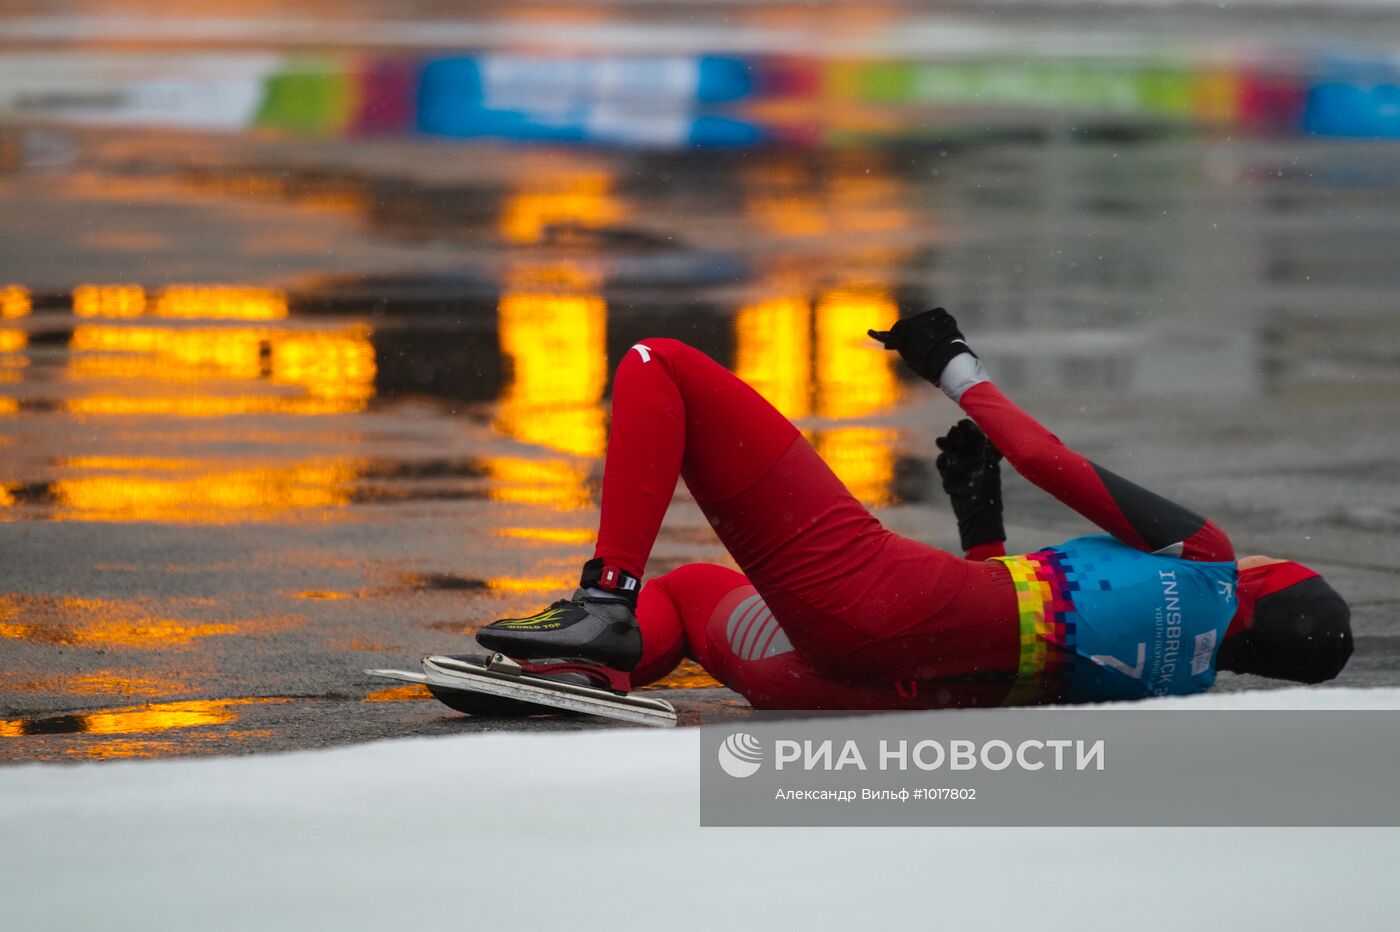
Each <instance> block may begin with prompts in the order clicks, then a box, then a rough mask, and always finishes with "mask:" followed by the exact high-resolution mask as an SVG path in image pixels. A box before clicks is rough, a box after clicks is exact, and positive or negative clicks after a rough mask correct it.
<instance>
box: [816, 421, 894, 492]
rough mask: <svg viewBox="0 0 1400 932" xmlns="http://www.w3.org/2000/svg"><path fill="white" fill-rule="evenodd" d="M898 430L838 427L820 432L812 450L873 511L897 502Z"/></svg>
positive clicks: (817, 433) (817, 432)
mask: <svg viewBox="0 0 1400 932" xmlns="http://www.w3.org/2000/svg"><path fill="white" fill-rule="evenodd" d="M898 439H899V435H898V433H897V432H896V431H894V430H889V429H885V428H876V427H837V428H832V429H829V430H819V431H816V432H815V435H814V436H813V437H812V446H813V447H815V448H816V451H817V453H819V454H820V455H821V458H822V459H823V460H825V461H826V464H827V465H828V466H830V467H831V471H832V472H834V473H836V475H837V477H838V478H839V479H840V480H841V482H842V484H843V485H845V486H846V488H848V489H850V490H851V494H852V495H854V496H855V497H856V498H857V499H859V500H860V502H861V504H863V505H866V506H867V507H870V508H878V507H880V506H882V505H888V504H889V503H890V502H891V501H893V500H894V491H893V487H892V486H893V482H894V460H895V457H894V445H895V442H896V441H897V440H898Z"/></svg>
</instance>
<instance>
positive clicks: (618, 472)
mask: <svg viewBox="0 0 1400 932" xmlns="http://www.w3.org/2000/svg"><path fill="white" fill-rule="evenodd" d="M798 436H799V433H798V430H797V428H796V427H794V426H793V425H792V424H791V423H790V422H789V421H788V420H787V418H785V417H783V416H782V415H781V414H779V413H778V411H777V410H776V409H775V408H774V407H773V406H772V405H770V404H768V402H766V401H765V400H764V399H763V398H762V396H760V395H759V394H758V392H756V391H754V390H753V389H752V388H751V387H749V386H748V385H747V384H745V383H744V382H743V381H741V380H740V379H739V378H738V377H737V376H735V375H734V374H733V373H731V372H730V371H729V370H727V369H725V368H724V367H723V366H721V365H720V364H719V363H717V362H715V361H714V360H713V359H711V358H710V357H708V356H706V355H705V354H704V353H702V352H700V351H699V350H697V349H694V348H693V347H690V346H687V345H686V344H684V343H681V342H679V341H677V340H667V339H652V340H643V341H642V342H641V343H638V344H637V345H636V346H633V347H632V348H631V349H629V350H628V351H627V354H626V355H625V356H624V357H623V359H622V362H621V363H620V364H619V365H618V367H617V375H616V377H615V378H614V381H613V401H612V428H611V432H610V433H609V436H608V455H607V461H606V463H605V464H604V467H603V494H602V514H601V517H600V520H599V527H598V543H597V547H596V548H595V550H594V557H595V558H599V559H602V560H603V561H604V563H607V564H612V565H615V566H617V567H619V568H621V569H623V570H625V571H626V572H628V573H631V574H632V575H634V576H637V577H640V576H642V575H643V573H644V571H645V569H646V562H647V557H648V556H649V555H650V553H651V548H652V544H653V543H654V542H655V540H656V534H657V531H658V530H659V529H660V527H661V521H662V518H663V517H664V516H665V514H666V509H667V508H668V507H669V506H670V504H671V497H672V495H673V494H674V492H675V488H676V480H677V478H678V477H679V476H680V474H681V470H682V469H684V470H685V474H686V482H687V484H688V485H689V486H690V488H691V491H692V492H693V493H694V494H695V496H696V497H697V498H703V499H724V498H728V497H730V496H732V495H735V494H737V493H739V492H742V491H743V490H744V489H746V488H748V487H749V486H750V485H751V484H752V483H753V482H754V480H755V479H757V478H758V477H759V476H762V475H763V474H764V473H766V472H767V471H768V470H769V469H770V468H771V467H772V465H773V464H774V463H775V462H776V461H777V460H778V458H779V457H780V456H782V454H783V453H784V452H785V451H786V450H787V448H788V447H790V446H791V445H792V443H793V441H794V440H795V439H796V438H797V437H798Z"/></svg>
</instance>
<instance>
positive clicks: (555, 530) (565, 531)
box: [494, 527, 597, 544]
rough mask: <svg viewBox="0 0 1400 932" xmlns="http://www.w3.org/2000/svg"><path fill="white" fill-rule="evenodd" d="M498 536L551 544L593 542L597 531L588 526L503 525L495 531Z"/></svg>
mask: <svg viewBox="0 0 1400 932" xmlns="http://www.w3.org/2000/svg"><path fill="white" fill-rule="evenodd" d="M494 533H495V535H496V536H497V537H510V538H514V539H516V540H538V541H542V542H544V543H550V544H591V543H592V542H593V539H594V538H595V537H596V536H597V532H596V531H594V530H593V529H592V528H586V527H503V528H497V529H496V530H495V531H494Z"/></svg>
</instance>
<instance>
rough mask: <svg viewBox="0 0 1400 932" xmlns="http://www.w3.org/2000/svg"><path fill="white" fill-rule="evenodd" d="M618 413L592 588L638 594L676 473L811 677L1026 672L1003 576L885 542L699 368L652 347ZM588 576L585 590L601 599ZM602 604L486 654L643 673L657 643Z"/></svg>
mask: <svg viewBox="0 0 1400 932" xmlns="http://www.w3.org/2000/svg"><path fill="white" fill-rule="evenodd" d="M613 407H614V423H613V435H612V438H611V439H610V442H609V451H608V462H607V465H606V466H605V469H604V489H603V501H602V516H601V527H600V532H599V536H598V545H597V550H596V552H595V557H594V559H593V560H592V561H590V564H591V565H592V566H593V572H594V573H597V572H598V568H600V567H602V568H604V570H603V573H604V576H609V575H615V574H609V573H608V572H607V570H606V567H607V566H612V567H616V568H618V571H619V572H620V573H624V574H629V575H630V576H631V577H632V578H631V579H628V580H625V581H626V582H629V583H634V582H636V581H637V580H636V577H637V576H639V575H640V573H641V571H642V570H643V569H644V568H645V564H646V560H647V557H648V555H649V553H650V550H651V547H652V544H653V543H654V540H655V537H656V533H657V530H658V529H659V527H660V524H661V520H662V518H663V516H664V514H665V512H666V509H667V507H668V505H669V504H670V500H671V496H672V494H673V492H674V487H675V479H676V474H677V471H678V470H679V472H680V474H681V475H683V476H684V478H685V481H686V484H687V485H688V487H689V488H690V490H691V492H692V494H693V495H694V496H695V498H696V500H697V502H698V503H699V504H700V506H701V508H702V509H703V510H704V512H705V514H706V516H707V517H708V518H709V520H710V523H711V525H712V526H713V527H714V529H715V531H716V533H717V534H718V535H719V537H720V540H721V541H722V542H723V543H724V545H725V546H726V547H727V548H728V550H729V552H730V553H731V554H732V555H733V556H734V558H735V560H736V561H737V562H738V564H739V566H740V567H741V568H742V569H743V571H744V573H745V574H746V575H747V576H748V578H749V579H750V580H751V581H752V582H753V584H754V586H756V587H757V589H758V591H760V592H762V593H763V596H764V599H765V601H766V603H767V607H768V608H769V609H771V610H772V612H773V613H774V614H775V615H776V616H777V617H778V618H780V619H783V623H784V624H785V625H787V626H788V629H787V634H788V636H790V637H791V639H792V642H793V644H794V645H795V646H796V648H797V650H798V651H799V652H801V653H802V654H803V656H804V658H805V659H806V660H807V661H808V662H810V663H812V664H813V665H814V666H816V667H819V668H821V669H824V670H827V671H829V672H838V673H839V675H841V676H843V677H849V678H851V679H864V680H869V679H884V680H886V681H889V680H894V679H899V678H901V677H906V676H912V677H924V678H927V677H930V676H943V677H946V676H963V675H968V674H969V673H1002V672H1006V671H1007V670H1008V669H1009V670H1010V671H1011V672H1013V673H1014V671H1015V669H1016V658H1017V650H1018V648H1017V643H1018V640H1017V639H1018V638H1019V633H1018V632H1019V628H1018V626H1017V621H1016V619H1017V615H1016V600H1015V592H1014V589H1012V587H1011V584H1010V577H1009V575H1008V574H1007V573H1006V571H1005V569H1004V568H1002V567H1000V566H999V565H997V566H993V565H991V564H975V563H971V562H969V561H965V560H961V559H959V558H957V557H955V556H953V555H952V554H949V553H946V552H944V551H941V550H938V549H936V548H933V547H929V546H927V545H924V544H920V543H918V542H915V541H910V540H906V539H904V538H901V537H899V536H898V535H895V534H892V533H890V532H889V531H887V530H886V529H885V528H883V527H882V526H881V525H880V523H879V522H878V521H877V520H875V518H874V517H873V516H872V515H871V514H870V513H869V512H868V511H866V509H865V508H864V507H863V506H862V505H861V504H860V502H858V501H857V500H856V499H855V498H854V496H852V495H851V494H850V492H849V491H848V490H847V489H846V488H845V487H844V486H843V485H842V484H841V482H840V480H839V479H838V478H837V477H836V476H835V474H834V473H832V471H831V469H830V468H829V467H828V466H827V465H826V463H825V462H823V461H822V459H821V457H820V456H818V455H817V454H816V452H815V451H814V450H813V449H812V447H811V445H810V444H808V443H807V441H806V440H805V439H803V438H802V436H801V434H800V433H799V432H798V430H797V429H796V428H795V427H794V426H793V425H792V424H791V423H789V422H788V421H787V420H786V419H785V418H784V417H783V416H782V415H781V414H779V413H778V412H777V411H776V410H775V409H774V408H773V407H772V406H771V405H769V404H768V403H767V402H766V401H764V400H763V399H762V398H761V397H760V396H759V395H758V393H757V392H755V391H754V390H753V389H752V388H750V387H749V386H747V385H745V384H744V383H743V382H742V381H741V380H739V379H738V378H737V377H736V376H734V375H733V374H732V373H730V372H729V371H728V370H726V369H724V368H723V367H722V366H720V365H718V364H717V363H715V362H714V361H713V360H711V359H709V358H708V357H707V356H705V355H704V354H703V353H700V352H699V351H698V350H695V349H693V348H691V347H689V346H686V345H684V344H682V343H679V342H677V341H674V340H664V339H656V340H644V341H643V342H642V343H639V344H638V345H636V346H634V347H633V348H632V349H631V350H629V351H628V353H627V356H626V358H625V359H623V361H622V362H621V364H620V365H619V367H618V375H617V381H616V383H615V387H614V401H613ZM588 572H589V571H588V570H587V569H586V570H585V577H584V579H585V581H584V583H583V585H584V586H585V587H588V586H591V585H595V584H596V583H591V582H588V581H587V580H588V579H589V575H588ZM593 578H595V579H596V578H597V577H596V576H594V577H593ZM602 588H603V589H608V588H610V587H609V586H606V585H605V586H603V587H602ZM590 598H591V597H590V596H589V594H588V590H587V588H585V589H584V590H583V591H582V594H581V595H580V594H576V595H575V598H574V600H572V602H568V601H564V602H560V603H555V605H554V606H551V608H550V609H548V610H546V611H544V612H541V613H539V614H538V615H535V616H531V617H530V618H526V619H506V620H505V621H502V622H497V623H496V624H493V625H490V626H488V627H487V628H484V629H482V631H481V632H479V633H478V635H477V639H478V641H480V642H481V643H482V645H483V646H486V647H489V648H491V649H493V650H500V651H502V652H503V653H506V654H508V655H510V656H517V657H532V656H533V657H560V656H567V657H578V658H581V659H591V658H599V657H601V655H602V652H601V650H600V649H598V647H597V645H599V644H604V643H606V644H607V645H608V646H609V649H610V654H609V656H611V657H616V658H617V659H614V660H600V662H606V663H609V665H611V666H614V667H617V668H618V669H623V670H635V669H636V668H637V666H638V665H639V664H640V663H641V662H642V654H643V648H644V640H645V639H644V638H643V637H642V636H641V635H640V634H638V633H637V627H636V623H635V621H633V623H632V628H631V631H632V632H633V635H632V636H633V638H634V640H633V641H631V642H625V641H626V639H625V637H624V635H626V634H627V632H626V631H624V630H623V627H622V625H621V623H620V622H614V621H613V620H611V619H610V618H605V617H600V615H601V610H600V608H598V607H595V606H594V605H593V604H592V603H591V602H590V601H589V600H590ZM614 598H616V597H614ZM955 603H956V604H955ZM628 643H631V644H632V646H631V647H630V648H629V647H628ZM692 646H694V647H696V649H697V650H701V649H703V648H701V647H699V646H698V645H692ZM629 650H631V651H633V652H632V653H629V652H628V651H629ZM658 651H659V652H658V653H657V654H655V655H654V656H656V657H660V658H663V659H664V658H665V656H666V654H665V652H664V651H660V649H659V648H658ZM526 652H528V653H526ZM658 663H661V661H658ZM661 665H663V666H664V663H661ZM647 672H648V673H650V672H652V671H650V670H649V671H647Z"/></svg>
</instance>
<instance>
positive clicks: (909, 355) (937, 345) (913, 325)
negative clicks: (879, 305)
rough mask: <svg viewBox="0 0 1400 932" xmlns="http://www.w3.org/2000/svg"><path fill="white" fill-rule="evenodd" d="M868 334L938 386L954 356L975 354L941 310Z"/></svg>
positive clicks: (937, 309)
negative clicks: (896, 351)
mask: <svg viewBox="0 0 1400 932" xmlns="http://www.w3.org/2000/svg"><path fill="white" fill-rule="evenodd" d="M866 332H867V333H869V334H870V335H871V336H872V337H874V338H875V339H877V340H879V341H880V342H881V343H883V344H885V349H892V350H898V352H899V355H900V356H903V357H904V362H905V363H906V364H907V365H908V366H909V368H910V369H913V370H914V371H915V372H916V373H918V374H919V375H921V376H923V377H924V378H925V379H927V380H928V381H930V382H932V383H933V384H934V385H937V384H938V377H939V376H940V375H942V374H943V368H944V367H945V366H947V365H948V363H949V362H950V361H951V360H952V359H953V357H954V356H957V355H959V354H961V353H972V350H971V349H970V348H969V347H968V345H967V341H966V340H964V339H963V335H962V331H960V330H958V322H957V321H956V320H954V319H953V315H952V314H949V313H948V312H947V311H945V310H943V308H941V307H936V308H934V309H933V310H931V311H924V312H923V313H922V314H915V315H914V316H913V317H905V318H901V319H900V320H897V321H895V324H894V326H893V327H891V328H890V329H888V330H867V331H866ZM972 355H974V356H976V355H977V354H976V353H972Z"/></svg>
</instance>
